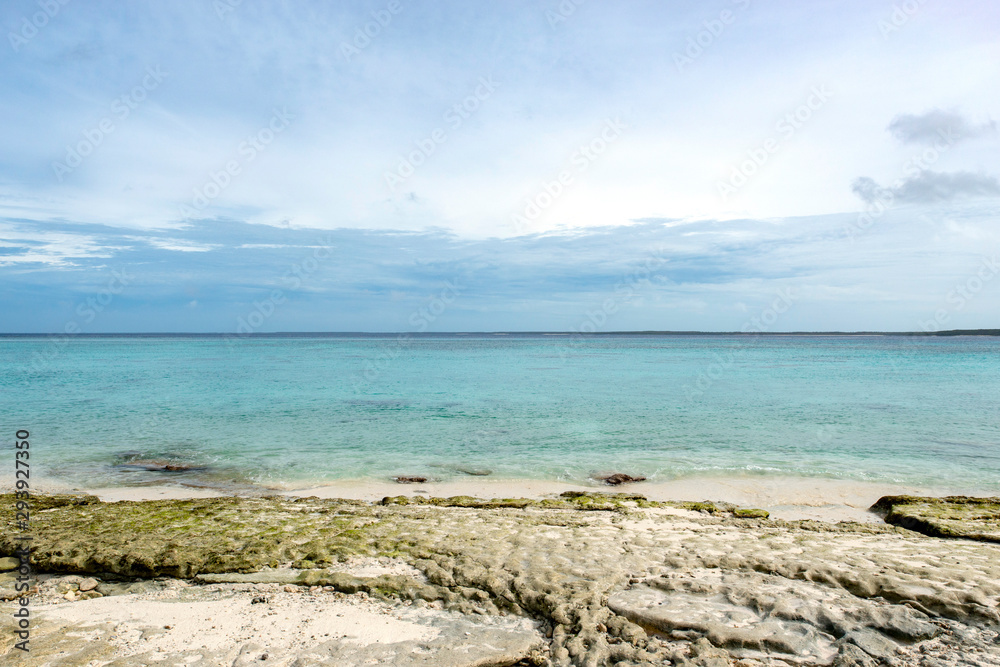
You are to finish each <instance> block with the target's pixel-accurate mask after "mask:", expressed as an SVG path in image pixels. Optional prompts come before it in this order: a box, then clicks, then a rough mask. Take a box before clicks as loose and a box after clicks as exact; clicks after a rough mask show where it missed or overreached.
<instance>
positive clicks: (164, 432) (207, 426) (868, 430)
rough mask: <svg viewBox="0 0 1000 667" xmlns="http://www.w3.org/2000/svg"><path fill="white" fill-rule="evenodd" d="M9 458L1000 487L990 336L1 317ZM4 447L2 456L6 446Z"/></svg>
mask: <svg viewBox="0 0 1000 667" xmlns="http://www.w3.org/2000/svg"><path fill="white" fill-rule="evenodd" d="M0 414H2V422H3V428H4V430H5V433H4V441H5V442H6V446H5V449H9V450H11V451H9V452H8V456H9V458H10V459H11V461H13V447H14V440H15V434H16V432H17V431H20V430H23V431H28V432H29V433H30V442H31V466H32V467H31V470H32V477H33V478H41V479H48V480H54V481H58V482H59V483H63V484H66V485H69V486H78V487H81V488H90V487H103V486H134V485H149V484H160V483H183V484H188V485H195V486H197V485H205V486H213V487H223V488H226V487H228V488H234V489H239V488H274V489H296V488H307V487H310V486H315V485H318V484H323V483H331V482H335V481H343V480H389V479H391V478H393V477H395V476H397V475H406V476H424V477H427V478H429V479H431V480H442V481H449V480H458V479H468V478H469V476H470V475H477V476H483V477H484V478H486V477H488V478H489V479H512V480H514V479H516V480H524V479H531V480H561V481H567V482H574V483H592V481H593V478H594V477H595V476H600V475H601V474H603V473H609V472H624V473H627V474H631V475H642V476H645V477H647V478H649V479H650V480H653V481H656V480H661V481H669V480H677V479H682V478H692V477H698V476H710V477H767V476H775V477H788V476H793V477H805V478H825V479H843V480H856V481H874V482H884V483H893V484H909V485H916V486H922V487H936V488H944V487H947V488H951V489H961V490H963V491H964V492H968V493H994V494H995V493H997V492H1000V338H997V337H986V336H954V337H936V336H900V335H857V336H845V335H721V334H720V335H680V334H650V335H646V334H602V335H579V334H565V335H562V334H513V333H511V334H501V333H498V334H426V335H414V334H321V335H320V334H317V335H309V334H294V335H255V336H242V337H241V336H222V335H219V336H211V335H206V336H180V335H177V336H171V335H167V336H154V335H131V336H125V335H123V336H82V335H77V336H63V337H53V336H3V337H0ZM12 465H13V463H11V466H12Z"/></svg>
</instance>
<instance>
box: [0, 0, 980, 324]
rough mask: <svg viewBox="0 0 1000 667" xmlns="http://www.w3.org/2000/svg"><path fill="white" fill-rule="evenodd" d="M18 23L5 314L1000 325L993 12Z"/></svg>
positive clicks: (20, 9) (152, 10)
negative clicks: (780, 308) (781, 302)
mask: <svg viewBox="0 0 1000 667" xmlns="http://www.w3.org/2000/svg"><path fill="white" fill-rule="evenodd" d="M0 27H2V28H3V32H4V35H5V40H4V42H5V43H4V44H2V45H0V52H2V54H3V55H2V57H0V81H2V82H3V87H2V90H3V95H2V96H0V117H2V120H3V122H2V123H0V137H2V145H3V151H2V152H0V331H3V332H60V331H64V330H66V329H67V327H69V328H72V329H73V330H74V331H75V330H79V331H86V332H108V331H126V332H127V331H216V332H235V331H236V330H237V329H240V328H241V327H242V328H243V329H244V330H246V329H248V328H249V329H251V330H253V331H320V330H330V331H345V330H351V331H358V330H366V331H417V330H428V331H454V330H569V329H574V330H578V329H580V328H581V327H583V328H585V329H586V328H588V327H592V328H595V329H600V330H628V329H643V330H646V329H660V330H663V329H672V330H693V329H703V330H739V329H742V328H745V327H746V326H748V323H750V322H752V321H753V319H754V318H755V317H759V315H760V314H761V313H764V312H766V311H767V309H768V308H769V306H770V304H773V303H774V302H775V299H776V298H779V295H781V294H785V295H786V297H787V295H788V294H794V298H792V299H791V301H790V303H791V305H790V306H789V307H788V308H786V309H785V312H783V313H781V315H780V317H778V318H776V319H775V320H774V321H773V322H770V323H768V324H767V325H766V328H767V330H773V331H787V330H831V329H837V330H860V329H893V330H914V329H918V328H930V327H931V326H933V327H936V328H977V327H997V326H998V324H997V319H996V313H997V312H1000V308H998V306H1000V279H996V280H994V277H995V276H996V274H997V272H998V270H997V269H995V268H994V267H995V266H996V256H997V255H998V254H1000V181H998V178H997V177H998V175H1000V150H998V149H1000V135H998V131H997V127H996V123H995V122H994V120H993V119H994V115H995V114H996V113H997V109H998V108H1000V41H998V40H997V37H996V35H997V34H1000V32H998V29H1000V6H998V5H996V4H995V3H992V2H985V1H982V2H972V1H969V0H963V1H957V2H951V3H941V2H933V1H931V0H924V1H923V2H921V1H919V0H908V1H907V2H895V3H893V2H871V1H870V0H866V1H864V2H861V1H851V0H848V1H838V2H832V1H831V2H826V1H816V2H809V3H802V2H790V1H785V2H777V1H773V2H763V1H758V0H735V1H733V0H720V1H718V2H672V3H659V2H629V3H617V4H614V5H612V4H609V3H597V2H593V1H592V0H589V1H587V2H574V1H573V0H564V1H563V2H561V3H560V2H556V1H552V2H505V3H458V2H437V3H433V4H431V3H411V2H406V1H405V0H398V1H396V0H393V1H391V2H390V1H386V2H380V1H379V2H367V3H364V2H354V3H320V2H294V3H292V2H289V3H277V2H255V1H253V0H243V1H242V2H238V1H237V0H218V1H214V2H213V1H208V0H202V1H198V2H184V1H179V2H171V3H143V2H134V3H127V4H125V5H123V4H121V3H111V2H99V1H97V2H81V1H80V0H43V1H42V2H37V1H34V2H31V1H28V2H21V1H12V2H6V3H4V4H3V7H2V8H0ZM116 276H117V277H116ZM789 290H791V292H789ZM97 306H100V307H99V308H98V307H97ZM255 313H256V314H255ZM587 323H589V324H587Z"/></svg>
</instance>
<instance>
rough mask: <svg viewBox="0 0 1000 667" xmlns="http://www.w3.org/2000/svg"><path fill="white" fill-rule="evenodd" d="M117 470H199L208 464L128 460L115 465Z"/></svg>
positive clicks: (206, 467)
mask: <svg viewBox="0 0 1000 667" xmlns="http://www.w3.org/2000/svg"><path fill="white" fill-rule="evenodd" d="M115 468H117V469H119V470H145V471H148V472H200V471H203V470H208V466H199V465H194V464H191V463H180V462H176V461H142V460H140V461H129V462H128V463H120V464H118V465H116V466H115Z"/></svg>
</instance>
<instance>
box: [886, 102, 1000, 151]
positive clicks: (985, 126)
mask: <svg viewBox="0 0 1000 667" xmlns="http://www.w3.org/2000/svg"><path fill="white" fill-rule="evenodd" d="M886 129H888V130H889V132H891V133H892V135H893V136H894V137H896V139H898V140H899V141H901V142H903V143H904V144H935V143H937V142H938V141H940V140H941V138H942V137H944V138H950V139H949V140H950V141H961V140H963V139H975V138H977V137H981V136H984V135H987V134H992V133H994V132H996V129H997V124H996V121H993V120H991V121H989V122H986V123H982V124H981V125H976V124H975V123H972V122H970V121H968V120H966V119H965V118H963V117H962V116H961V115H960V114H958V113H955V112H953V111H943V110H941V109H933V110H931V111H928V112H927V113H923V114H901V115H899V116H896V117H895V118H893V119H892V122H891V123H889V127H888V128H886Z"/></svg>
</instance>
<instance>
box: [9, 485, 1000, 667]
mask: <svg viewBox="0 0 1000 667" xmlns="http://www.w3.org/2000/svg"><path fill="white" fill-rule="evenodd" d="M0 502H2V499H0ZM6 506H8V507H9V506H12V504H9V503H8V504H7V505H6ZM735 509H736V508H732V507H726V506H719V505H715V504H711V503H685V504H670V503H654V502H650V501H646V500H645V499H643V498H642V497H641V496H636V495H626V494H622V495H620V496H615V495H610V494H609V495H604V496H580V495H571V496H567V497H563V498H559V499H553V500H547V501H529V500H523V499H508V500H496V501H481V500H476V499H470V498H456V499H420V500H414V499H409V500H404V499H386V500H385V501H383V503H378V504H369V503H363V502H357V501H338V500H319V499H315V498H306V499H288V498H244V499H235V498H216V499H206V500H196V501H147V502H142V503H127V502H123V503H114V504H106V503H92V502H88V504H77V505H72V504H66V503H62V504H60V503H50V507H49V511H46V512H40V513H38V514H37V515H36V517H35V518H34V521H33V523H34V529H35V533H36V537H35V545H36V547H37V551H36V554H35V563H36V567H38V568H39V569H46V570H50V571H59V572H75V573H81V574H82V573H87V574H92V575H95V576H96V578H97V579H101V577H102V573H117V575H120V576H128V577H152V576H163V575H169V576H174V577H184V578H193V577H196V576H198V575H206V574H208V575H211V574H215V575H231V574H232V573H240V572H242V573H244V575H246V576H248V577H251V578H247V579H243V580H242V581H244V582H249V581H251V580H252V577H254V576H256V577H271V578H272V579H265V580H266V581H269V582H270V583H267V584H250V583H245V584H234V583H229V584H221V583H214V584H211V585H213V586H222V585H229V586H236V585H268V586H275V587H280V588H281V590H282V592H287V591H286V590H285V587H289V588H291V587H293V586H294V587H296V588H311V587H316V586H319V587H325V588H329V589H330V590H331V591H339V593H338V594H343V593H352V594H355V595H369V596H373V597H379V598H384V599H385V600H390V601H392V603H393V604H394V605H405V604H406V602H410V604H411V606H413V607H416V606H418V605H433V606H438V607H440V608H441V610H442V611H451V612H461V613H464V614H467V615H473V616H479V617H483V618H491V619H500V618H508V619H522V620H524V621H526V622H534V623H538V624H539V625H538V627H539V629H540V630H541V632H542V633H543V634H544V635H545V636H546V645H545V646H544V647H543V649H542V650H541V653H538V652H537V651H538V649H532V651H534V653H532V651H529V652H528V653H525V654H524V655H521V656H519V657H518V658H517V660H535V661H536V662H538V663H539V664H545V663H547V664H553V665H591V666H597V665H605V664H620V665H623V666H624V667H634V666H635V665H665V664H678V665H703V666H708V665H728V664H739V665H742V666H744V667H749V666H750V665H792V664H803V665H868V664H896V665H926V666H927V667H932V666H933V667H940V666H942V665H959V664H962V665H970V664H971V665H998V664H1000V643H998V642H997V630H998V629H1000V611H998V606H997V605H998V600H1000V545H995V544H991V543H986V542H975V541H969V540H951V539H949V540H943V539H936V538H932V537H928V536H925V535H921V534H918V533H914V532H912V531H909V530H904V529H902V528H899V527H895V526H888V525H881V524H824V523H820V522H815V521H799V522H784V521H774V520H769V519H765V518H753V517H747V518H737V516H735V515H734V511H735ZM581 510H586V511H581ZM0 511H2V510H0ZM4 519H5V520H6V521H11V520H12V517H7V516H4ZM10 544H11V543H10V541H9V538H8V537H7V535H6V534H5V535H0V555H4V554H5V553H8V552H7V551H5V550H7V549H10ZM358 557H367V558H386V557H389V558H392V559H394V562H396V561H398V562H400V563H405V564H406V566H407V567H412V568H414V569H415V571H417V572H419V576H415V575H414V574H413V571H399V572H387V573H382V572H378V571H372V572H368V573H366V574H364V575H361V574H359V573H357V572H354V573H352V572H345V571H343V570H342V563H343V561H345V560H346V561H350V560H351V559H353V558H358ZM268 568H270V569H268ZM292 569H294V570H295V571H294V572H293V571H292ZM282 571H284V573H282V574H275V573H277V572H282ZM251 573H255V574H253V575H251ZM226 579H227V577H225V576H224V577H222V578H218V577H217V578H214V579H213V578H212V577H203V580H204V581H216V582H218V581H222V580H226ZM228 580H229V581H233V579H232V578H229V579H228ZM289 582H291V583H289ZM194 588H196V589H199V590H201V589H203V588H204V586H195V587H194ZM97 590H98V591H100V590H101V586H99V587H98V589H97ZM293 590H295V589H293ZM94 602H98V601H97V600H88V601H84V602H66V603H59V604H70V605H79V604H91V603H94ZM104 604H110V602H105V603H104ZM261 606H262V605H255V608H256V607H261ZM504 615H506V616H504ZM317 641H318V640H317ZM316 645H318V644H316ZM310 646H313V645H310ZM306 649H308V650H312V648H310V647H306V648H304V649H303V650H306ZM254 650H256V649H254ZM324 650H326V649H324ZM378 650H380V651H381V650H382V649H381V648H379V649H378ZM248 655H249V653H248ZM317 655H320V654H317ZM329 655H330V656H333V655H334V654H332V653H331V654H329ZM427 655H431V654H427ZM380 656H381V657H380ZM387 656H388V654H385V655H382V654H379V655H374V654H373V655H372V656H371V659H372V660H375V662H374V663H372V664H379V663H378V660H387V661H389V662H387V663H385V664H393V663H392V660H393V659H395V658H390V657H387ZM248 659H249V658H248ZM318 659H319V658H317V660H318ZM323 659H326V658H323ZM331 659H332V658H331ZM341 659H342V660H347V658H345V657H343V656H342V657H341ZM234 660H235V658H234ZM962 661H964V662H962ZM510 662H511V663H513V662H516V660H511V661H510ZM232 664H240V663H238V662H235V663H232ZM258 664H259V663H258ZM263 664H266V663H263ZM305 664H308V661H307V662H306V663H305ZM341 664H360V663H351V662H349V661H348V662H342V663H341ZM418 664H420V663H418ZM425 664H441V663H437V662H434V661H433V660H432V659H431V658H428V661H427V662H426V663H425ZM497 664H504V663H497ZM524 664H527V663H524Z"/></svg>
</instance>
